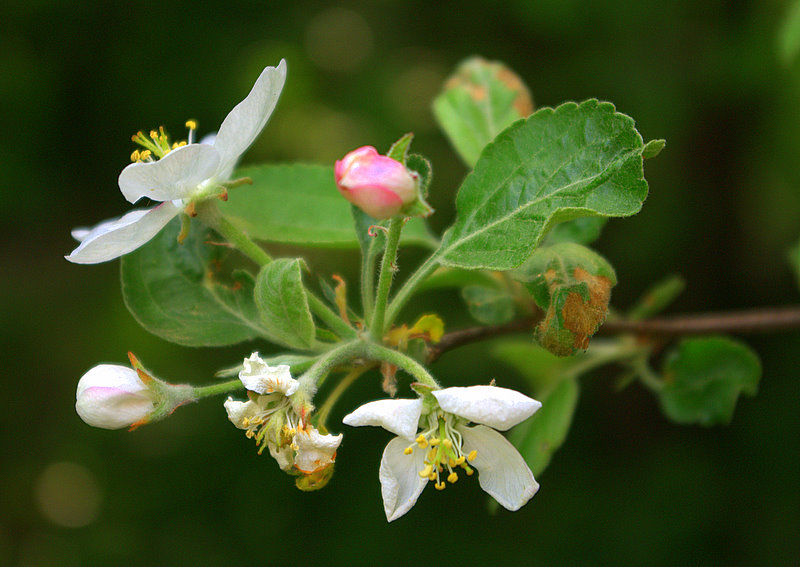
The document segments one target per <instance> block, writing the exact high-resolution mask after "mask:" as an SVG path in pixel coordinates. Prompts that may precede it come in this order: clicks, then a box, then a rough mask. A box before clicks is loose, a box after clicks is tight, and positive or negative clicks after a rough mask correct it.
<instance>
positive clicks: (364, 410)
mask: <svg viewBox="0 0 800 567" xmlns="http://www.w3.org/2000/svg"><path fill="white" fill-rule="evenodd" d="M421 413H422V398H417V399H415V400H403V399H401V400H388V399H387V400H377V401H374V402H369V403H366V404H364V405H363V406H361V407H358V408H356V410H355V411H353V412H352V413H350V414H348V415H346V416H344V419H342V422H343V423H344V424H345V425H352V426H354V427H358V426H361V425H375V426H378V427H383V428H384V429H386V430H387V431H391V432H392V433H394V434H395V435H399V436H400V437H404V438H406V439H414V437H415V436H416V434H417V426H418V425H419V417H420V414H421ZM406 445H407V444H406ZM404 448H405V447H404Z"/></svg>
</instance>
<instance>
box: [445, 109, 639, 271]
mask: <svg viewBox="0 0 800 567" xmlns="http://www.w3.org/2000/svg"><path fill="white" fill-rule="evenodd" d="M643 148H644V146H643V144H642V137H641V136H640V135H639V132H637V131H636V128H635V127H634V122H633V119H632V118H630V117H628V116H625V115H624V114H620V113H618V112H616V111H615V109H614V105H612V104H610V103H607V102H598V101H597V100H588V101H586V102H584V103H582V104H580V105H578V104H575V103H566V104H563V105H561V106H559V107H558V108H556V109H555V110H554V109H551V108H543V109H541V110H539V111H537V112H536V113H535V114H533V115H532V116H531V117H530V118H528V119H526V120H523V121H519V122H517V123H515V124H513V125H512V126H511V127H509V128H507V129H506V130H505V131H503V132H502V133H501V134H500V135H498V136H497V138H495V140H494V142H492V143H491V144H490V145H488V146H487V147H486V149H485V150H484V151H483V153H482V154H481V157H480V160H479V161H478V163H477V164H476V165H475V170H474V171H473V172H472V173H471V174H469V175H468V176H467V178H466V179H465V180H464V183H463V184H462V185H461V189H460V190H459V192H458V197H457V199H456V211H457V217H456V222H455V224H454V225H453V226H452V227H451V228H450V229H449V230H448V231H447V232H446V233H445V235H444V238H443V240H442V244H441V246H440V248H439V250H438V251H437V256H438V259H439V261H440V262H441V263H442V264H444V265H448V266H453V267H460V268H465V269H478V268H480V269H493V270H508V269H511V268H514V267H516V266H519V265H520V264H521V263H522V262H524V261H525V260H526V259H527V258H528V257H529V256H530V255H531V253H532V252H533V250H534V249H535V247H536V246H537V244H538V243H539V242H540V240H541V239H542V237H543V236H544V234H545V233H546V232H547V231H548V230H549V229H550V227H552V226H553V225H555V224H557V223H559V222H563V221H566V220H570V219H573V218H578V217H584V216H609V217H611V216H628V215H632V214H634V213H636V212H638V211H639V209H641V206H642V202H643V201H644V199H645V197H646V196H647V182H646V181H645V180H644V172H643V169H642V150H643Z"/></svg>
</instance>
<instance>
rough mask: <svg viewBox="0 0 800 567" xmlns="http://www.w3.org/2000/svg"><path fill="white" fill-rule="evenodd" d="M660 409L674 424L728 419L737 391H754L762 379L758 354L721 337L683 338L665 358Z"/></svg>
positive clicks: (734, 403) (737, 394)
mask: <svg viewBox="0 0 800 567" xmlns="http://www.w3.org/2000/svg"><path fill="white" fill-rule="evenodd" d="M663 374H664V383H663V388H662V389H661V390H660V391H659V392H658V393H659V396H660V399H661V408H662V409H663V411H664V413H665V414H666V415H667V417H669V418H670V419H671V420H673V421H675V422H678V423H699V424H700V425H706V426H709V425H717V424H723V423H728V422H730V420H731V418H732V417H733V410H734V408H735V407H736V401H737V400H738V398H739V395H740V394H746V395H748V396H753V395H755V393H756V391H757V389H758V381H759V379H760V378H761V363H760V362H759V360H758V356H757V355H756V354H755V353H754V352H753V351H752V350H751V349H750V348H749V347H748V346H747V345H745V344H743V343H741V342H739V341H735V340H733V339H729V338H726V337H704V338H693V339H686V340H684V341H683V342H681V343H680V344H679V345H678V346H677V348H676V349H675V350H673V351H672V352H671V353H669V355H668V356H667V358H666V360H665V362H664V368H663Z"/></svg>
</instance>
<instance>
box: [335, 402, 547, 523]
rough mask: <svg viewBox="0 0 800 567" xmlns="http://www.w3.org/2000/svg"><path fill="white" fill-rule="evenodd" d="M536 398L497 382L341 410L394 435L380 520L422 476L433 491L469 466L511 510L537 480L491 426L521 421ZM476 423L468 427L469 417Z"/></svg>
mask: <svg viewBox="0 0 800 567" xmlns="http://www.w3.org/2000/svg"><path fill="white" fill-rule="evenodd" d="M541 405H542V404H541V403H540V402H538V401H536V400H534V399H532V398H529V397H527V396H525V395H523V394H520V393H519V392H516V391H514V390H509V389H506V388H498V387H496V386H470V387H466V388H462V387H454V388H444V389H442V390H432V391H430V393H429V395H425V396H424V397H421V398H417V399H415V400H406V399H386V400H378V401H375V402H369V403H367V404H364V405H363V406H361V407H359V408H358V409H356V410H355V411H354V412H352V413H351V414H349V415H347V416H345V418H344V420H343V421H344V423H345V424H347V425H353V426H360V425H377V426H380V427H383V428H384V429H386V430H388V431H390V432H392V433H394V434H395V435H397V437H395V438H394V439H392V440H391V441H389V444H388V445H386V449H385V450H384V452H383V458H382V460H381V466H380V473H379V477H380V483H381V494H382V496H383V506H384V510H385V512H386V518H387V519H388V520H389V521H390V522H391V521H392V520H396V519H397V518H399V517H400V516H402V515H403V514H405V513H406V512H408V511H409V510H410V509H411V507H412V506H414V504H415V503H416V501H417V499H418V498H419V496H420V494H421V493H422V490H423V489H424V488H425V485H426V484H427V483H428V482H433V483H434V486H435V487H436V488H437V489H438V490H442V489H444V488H445V486H446V484H445V480H447V482H449V483H451V484H452V483H454V482H456V481H457V480H458V478H459V477H458V470H459V469H460V470H462V471H463V472H464V473H465V474H466V475H467V476H471V475H472V474H473V468H472V467H475V468H476V469H477V470H478V472H479V476H478V482H479V483H480V485H481V488H483V489H484V490H485V491H486V492H487V493H488V494H490V495H491V496H492V497H493V498H494V499H495V500H497V502H499V503H500V504H501V505H502V506H503V507H504V508H507V509H508V510H512V511H513V510H518V509H519V508H521V507H522V506H523V505H524V504H525V503H526V502H527V501H528V500H530V499H531V497H533V495H534V494H536V491H537V490H538V489H539V484H538V483H537V482H536V480H535V479H534V478H533V473H532V472H531V470H530V468H528V465H527V464H526V463H525V460H524V459H523V458H522V456H521V455H520V454H519V452H518V451H517V450H516V449H515V448H514V446H513V445H512V444H511V443H509V442H508V441H507V440H506V438H505V437H503V436H502V435H500V434H499V433H498V432H497V431H495V430H496V429H498V430H500V431H505V430H507V429H510V428H511V427H513V426H514V425H516V424H518V423H520V422H522V421H524V420H526V419H527V418H529V417H530V416H531V415H533V413H534V412H535V411H536V410H538V409H539V408H540V407H541ZM470 422H472V423H475V424H476V425H474V426H472V427H469V426H468V423H470Z"/></svg>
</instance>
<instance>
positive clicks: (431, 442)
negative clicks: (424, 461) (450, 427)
mask: <svg viewBox="0 0 800 567" xmlns="http://www.w3.org/2000/svg"><path fill="white" fill-rule="evenodd" d="M439 443H441V439H439V438H438V437H434V438H433V439H431V440H430V444H431V447H436V446H437V445H438V444H439Z"/></svg>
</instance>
